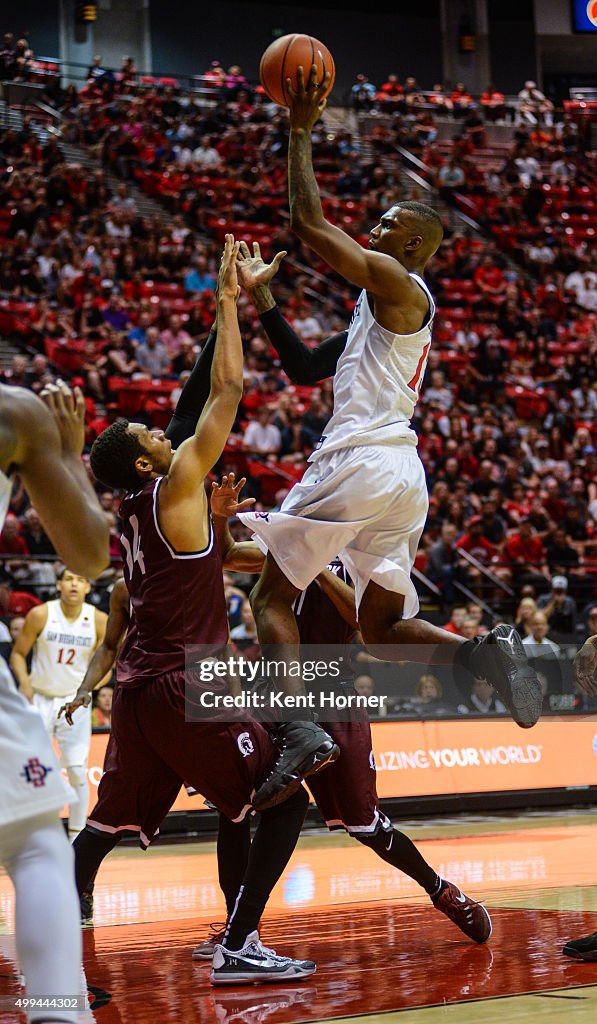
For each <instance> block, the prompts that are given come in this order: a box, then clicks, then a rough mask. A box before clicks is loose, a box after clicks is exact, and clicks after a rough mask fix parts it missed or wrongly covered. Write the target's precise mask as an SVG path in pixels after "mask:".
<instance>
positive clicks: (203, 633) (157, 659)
mask: <svg viewBox="0 0 597 1024" xmlns="http://www.w3.org/2000/svg"><path fill="white" fill-rule="evenodd" d="M162 480H163V477H159V478H158V479H157V480H150V481H149V482H148V483H146V484H145V487H143V489H142V490H140V491H137V492H136V493H134V494H127V495H126V497H125V498H124V499H123V501H122V504H121V506H120V516H121V519H122V535H121V538H120V545H121V548H122V555H123V559H124V578H125V582H126V585H127V589H128V592H129V596H130V599H131V621H130V626H129V629H128V632H127V634H126V637H125V639H124V643H123V645H122V648H121V651H120V655H119V657H118V661H117V665H116V678H117V680H118V683H119V684H120V685H122V686H127V685H128V686H135V685H138V684H139V683H141V682H143V681H144V680H146V679H151V678H154V677H155V676H161V675H163V674H164V673H166V672H174V671H176V670H180V669H184V667H185V654H186V650H187V648H188V647H189V646H191V645H202V646H205V647H209V648H211V650H212V651H214V652H215V651H216V650H218V649H219V648H221V647H222V646H223V645H224V644H226V642H227V640H228V619H227V616H226V599H225V597H224V584H223V579H222V560H221V558H220V552H219V550H218V545H217V542H216V538H215V535H214V532H213V527H212V524H211V520H210V523H209V541H208V544H207V547H206V548H205V550H204V551H191V552H184V553H181V552H177V551H175V550H174V548H173V547H172V545H171V544H170V543H169V542H168V540H167V538H166V537H165V535H164V533H163V532H162V529H161V527H160V521H159V512H158V492H159V488H160V484H161V482H162ZM206 653H207V652H206Z"/></svg>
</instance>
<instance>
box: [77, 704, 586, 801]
mask: <svg viewBox="0 0 597 1024" xmlns="http://www.w3.org/2000/svg"><path fill="white" fill-rule="evenodd" d="M371 731H372V734H373V753H374V757H375V763H376V766H377V788H378V792H379V795H380V797H382V798H384V797H394V798H397V797H416V796H441V795H443V794H446V795H452V794H464V793H490V792H498V791H499V792H503V791H508V790H520V789H559V788H567V787H579V786H580V787H584V786H597V718H594V717H592V718H591V717H587V718H580V717H578V718H576V717H575V718H570V717H568V718H546V719H543V720H542V721H541V722H539V724H538V725H536V726H535V728H534V729H529V730H525V729H519V728H518V726H516V725H515V724H514V723H513V722H511V721H509V720H508V719H493V720H488V721H484V720H482V719H469V720H462V721H461V720H457V721H454V720H445V719H436V720H426V721H417V722H373V723H372V724H371ZM107 742H108V736H107V735H105V734H103V735H102V734H97V735H94V736H92V737H91V754H90V759H89V783H90V805H89V806H90V808H91V807H92V806H93V804H94V803H95V800H96V796H97V787H98V785H99V781H100V779H101V775H102V765H103V762H104V754H105V751H106V746H107ZM203 806H204V805H203V799H202V797H201V796H199V795H196V796H189V795H188V794H187V792H186V791H185V790H184V789H182V790H181V791H180V793H179V795H178V798H177V800H176V803H175V804H174V806H173V808H172V810H173V811H185V810H188V811H197V810H202V809H203ZM63 814H66V808H65V809H64V811H63Z"/></svg>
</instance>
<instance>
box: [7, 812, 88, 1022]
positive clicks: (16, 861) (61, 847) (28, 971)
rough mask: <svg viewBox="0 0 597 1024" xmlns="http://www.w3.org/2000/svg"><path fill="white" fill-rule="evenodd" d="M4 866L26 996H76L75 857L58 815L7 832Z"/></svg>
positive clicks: (49, 1015)
mask: <svg viewBox="0 0 597 1024" xmlns="http://www.w3.org/2000/svg"><path fill="white" fill-rule="evenodd" d="M2 861H3V863H4V866H5V868H6V871H7V872H8V874H9V876H10V878H11V880H12V883H13V885H14V887H15V932H16V944H17V955H18V958H19V965H20V968H21V970H22V971H23V973H24V975H25V981H26V990H27V995H28V996H36V995H38V996H49V997H51V996H78V995H79V994H80V971H81V921H80V911H79V900H78V898H77V891H76V888H75V881H74V865H73V851H72V848H71V847H70V846H69V843H68V840H67V838H66V836H65V834H64V829H63V828H62V825H61V824H60V822H59V820H58V818H57V816H56V814H55V813H54V812H52V813H51V814H44V815H40V816H39V817H37V818H33V819H31V818H30V819H27V820H25V821H24V822H22V823H19V824H17V825H13V826H11V834H10V837H9V841H8V842H6V841H4V837H3V842H2ZM77 1018H78V1012H77V1011H76V1010H74V1011H72V1012H71V1011H66V1010H62V1009H60V1010H58V1009H57V1010H55V1011H54V1012H52V1011H51V1010H50V1009H45V1008H44V1009H41V1010H37V1011H35V1012H34V1013H33V1014H31V1015H30V1018H29V1019H30V1020H33V1021H34V1020H36V1019H37V1020H40V1021H41V1020H43V1021H73V1022H74V1021H76V1020H77Z"/></svg>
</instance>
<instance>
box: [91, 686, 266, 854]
mask: <svg viewBox="0 0 597 1024" xmlns="http://www.w3.org/2000/svg"><path fill="white" fill-rule="evenodd" d="M244 717H245V721H243V722H242V723H241V722H238V723H236V722H235V723H232V724H231V723H222V722H219V723H215V722H214V723H209V722H187V721H185V673H184V671H178V672H169V673H168V674H167V675H163V676H158V677H157V678H156V679H152V680H149V681H148V682H144V683H143V685H142V686H137V687H133V688H129V687H126V688H125V687H120V686H117V687H116V690H115V692H114V700H113V704H112V732H111V735H110V741H109V743H108V748H107V750H106V759H105V762H104V775H103V776H102V779H101V781H100V784H99V789H98V800H97V803H96V805H95V807H94V808H93V810H92V812H91V814H90V815H89V821H88V824H89V826H90V827H91V828H94V829H96V830H98V831H100V832H110V833H114V832H121V831H122V832H136V833H138V835H139V840H140V843H141V846H143V847H147V846H148V845H149V843H150V842H151V841H152V839H153V838H154V837H155V836H156V835H157V832H158V830H159V826H160V823H161V822H162V820H163V818H164V817H165V816H166V814H167V813H168V811H169V810H170V808H171V806H172V804H173V803H174V801H175V800H176V797H177V796H178V792H179V790H180V788H181V786H182V785H183V782H184V783H187V784H188V785H190V786H193V788H194V789H196V790H198V792H199V793H201V794H202V795H203V796H204V797H205V798H206V799H207V800H210V801H211V803H213V804H215V806H216V807H217V808H218V810H219V811H221V812H222V814H225V815H226V817H227V818H230V819H231V820H232V821H240V820H242V818H243V817H244V816H245V814H246V813H247V811H248V810H249V809H250V806H251V799H252V796H253V793H254V792H255V789H256V788H257V787H258V785H259V784H260V783H261V782H262V781H263V779H264V778H265V776H266V774H267V773H268V771H269V770H270V768H271V767H272V765H273V763H274V761H275V759H276V756H277V754H276V749H275V747H274V745H273V743H272V741H271V739H270V738H269V736H268V734H267V732H266V730H265V729H264V727H263V726H262V725H261V724H260V723H259V722H253V721H251V720H249V719H248V718H247V716H246V715H245V716H244Z"/></svg>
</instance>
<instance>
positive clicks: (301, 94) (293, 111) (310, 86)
mask: <svg viewBox="0 0 597 1024" xmlns="http://www.w3.org/2000/svg"><path fill="white" fill-rule="evenodd" d="M317 78H318V71H317V67H316V65H315V64H313V65H312V67H311V70H310V72H309V79H308V81H307V82H305V72H304V69H303V68H302V67H298V68H297V71H296V79H297V87H296V91H295V90H294V89H293V87H292V80H291V79H290V78H287V79H286V94H287V96H288V99H289V113H290V127H291V128H293V129H294V130H295V131H310V130H311V128H312V127H313V125H314V124H315V123H316V121H319V118H320V117H321V115H322V114H323V111H324V110H325V106H326V103H327V100H326V99H325V98H324V96H325V93H326V91H327V89H328V88H329V85H330V82H331V80H332V76H331V75H330V73H329V71H328V72H327V73H326V75H325V78H324V79H323V81H322V82H321V83H320V84H318V82H317Z"/></svg>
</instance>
